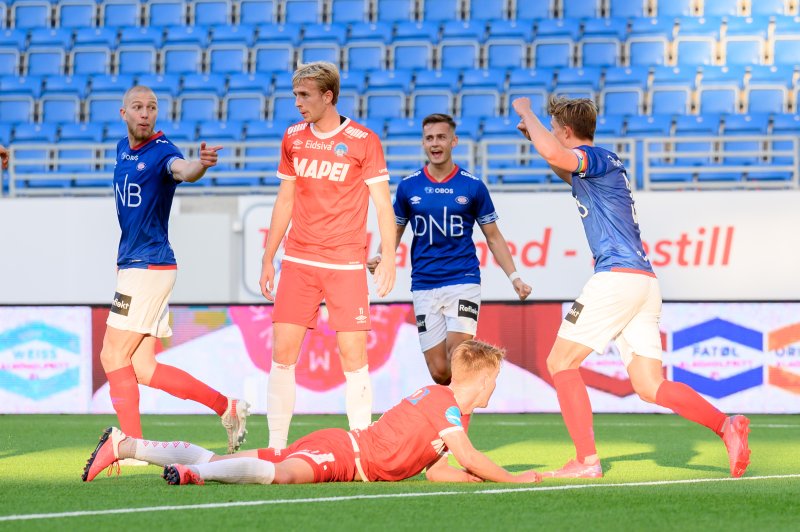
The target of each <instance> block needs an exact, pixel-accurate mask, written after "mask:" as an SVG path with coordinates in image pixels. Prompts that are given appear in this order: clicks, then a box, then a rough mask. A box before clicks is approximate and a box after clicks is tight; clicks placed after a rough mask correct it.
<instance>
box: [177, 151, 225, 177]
mask: <svg viewBox="0 0 800 532" xmlns="http://www.w3.org/2000/svg"><path fill="white" fill-rule="evenodd" d="M221 149H222V146H212V147H210V148H207V147H206V143H205V142H201V143H200V158H199V159H198V160H196V161H185V160H183V159H175V160H174V161H172V165H171V166H170V170H172V177H173V178H174V179H176V180H178V181H185V182H187V183H194V182H195V181H197V180H199V179H200V178H201V177H203V176H204V175H205V173H206V170H208V169H209V168H211V167H212V166H216V164H217V159H218V155H217V152H218V151H219V150H221Z"/></svg>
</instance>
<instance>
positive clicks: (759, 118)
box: [0, 113, 800, 145]
mask: <svg viewBox="0 0 800 532" xmlns="http://www.w3.org/2000/svg"><path fill="white" fill-rule="evenodd" d="M296 122H298V120H275V121H262V120H259V121H252V122H242V121H218V120H215V121H205V122H204V121H194V120H191V121H178V122H170V121H160V122H159V123H158V129H161V130H163V131H164V132H165V134H166V135H167V136H168V137H169V138H170V139H172V140H173V141H175V142H192V141H199V140H203V141H212V140H214V141H229V142H240V141H245V140H247V141H257V140H280V139H281V138H282V136H283V133H284V131H285V130H286V128H287V127H289V126H290V125H292V124H293V123H296ZM359 122H360V123H362V124H363V125H364V126H365V127H368V128H370V129H372V130H373V131H375V132H376V133H378V134H379V135H381V136H382V137H383V138H389V139H409V138H411V139H419V138H420V137H421V127H422V126H421V120H419V119H405V118H393V119H381V118H378V119H370V118H368V119H364V120H359ZM516 124H517V121H516V119H513V118H509V117H487V118H477V117H469V118H463V119H460V120H459V121H458V126H457V133H458V135H459V136H460V137H461V138H463V139H472V140H480V139H484V138H498V137H512V138H518V137H519V134H518V132H517V130H516ZM798 128H800V115H796V114H789V113H782V114H767V113H753V114H746V115H720V114H707V115H697V116H686V115H667V114H664V115H652V116H623V115H600V116H599V117H598V120H597V131H596V134H597V136H598V137H614V138H622V137H636V138H644V137H669V136H675V137H681V136H693V135H711V136H716V135H722V136H734V135H760V136H766V135H796V133H797V131H798ZM126 134H127V129H126V126H125V123H124V122H122V121H119V120H117V121H112V122H89V123H83V124H75V123H65V124H60V125H58V124H54V123H47V124H30V123H25V124H11V123H6V122H0V143H2V144H5V145H8V144H10V143H16V144H22V143H71V142H72V143H74V142H93V143H97V142H111V141H117V140H119V139H120V138H122V137H123V136H125V135H126Z"/></svg>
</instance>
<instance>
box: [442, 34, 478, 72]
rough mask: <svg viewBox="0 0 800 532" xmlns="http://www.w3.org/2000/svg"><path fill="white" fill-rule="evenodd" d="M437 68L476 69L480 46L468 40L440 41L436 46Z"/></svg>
mask: <svg viewBox="0 0 800 532" xmlns="http://www.w3.org/2000/svg"><path fill="white" fill-rule="evenodd" d="M438 54H439V68H442V69H444V68H477V67H478V66H479V60H480V46H479V44H478V43H477V42H476V41H474V40H469V39H442V41H441V42H440V43H439V46H438Z"/></svg>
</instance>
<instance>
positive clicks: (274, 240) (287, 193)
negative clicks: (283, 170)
mask: <svg viewBox="0 0 800 532" xmlns="http://www.w3.org/2000/svg"><path fill="white" fill-rule="evenodd" d="M294 190H295V182H294V181H293V180H290V179H282V180H281V186H280V188H279V189H278V196H277V197H276V198H275V205H274V206H273V207H272V219H271V220H270V222H269V233H268V234H267V243H266V245H265V246H264V256H263V257H262V258H261V279H260V280H259V283H258V285H259V286H260V287H261V293H262V294H263V296H264V297H265V298H267V299H268V300H269V301H275V296H273V295H272V290H273V289H274V288H275V266H274V265H273V264H272V261H273V260H274V259H275V253H277V252H278V246H280V243H281V240H283V237H284V235H285V234H286V230H287V229H288V228H289V222H290V221H291V220H292V209H293V208H294Z"/></svg>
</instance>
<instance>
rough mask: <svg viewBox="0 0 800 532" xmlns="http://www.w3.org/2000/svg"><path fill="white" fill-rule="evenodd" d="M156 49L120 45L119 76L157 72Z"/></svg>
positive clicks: (118, 50)
mask: <svg viewBox="0 0 800 532" xmlns="http://www.w3.org/2000/svg"><path fill="white" fill-rule="evenodd" d="M157 53H158V52H156V49H155V48H153V47H152V46H146V45H136V44H134V45H125V46H123V45H120V47H119V48H117V51H116V56H117V59H116V61H115V62H116V64H117V73H118V74H151V73H154V72H155V70H156V57H157Z"/></svg>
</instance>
